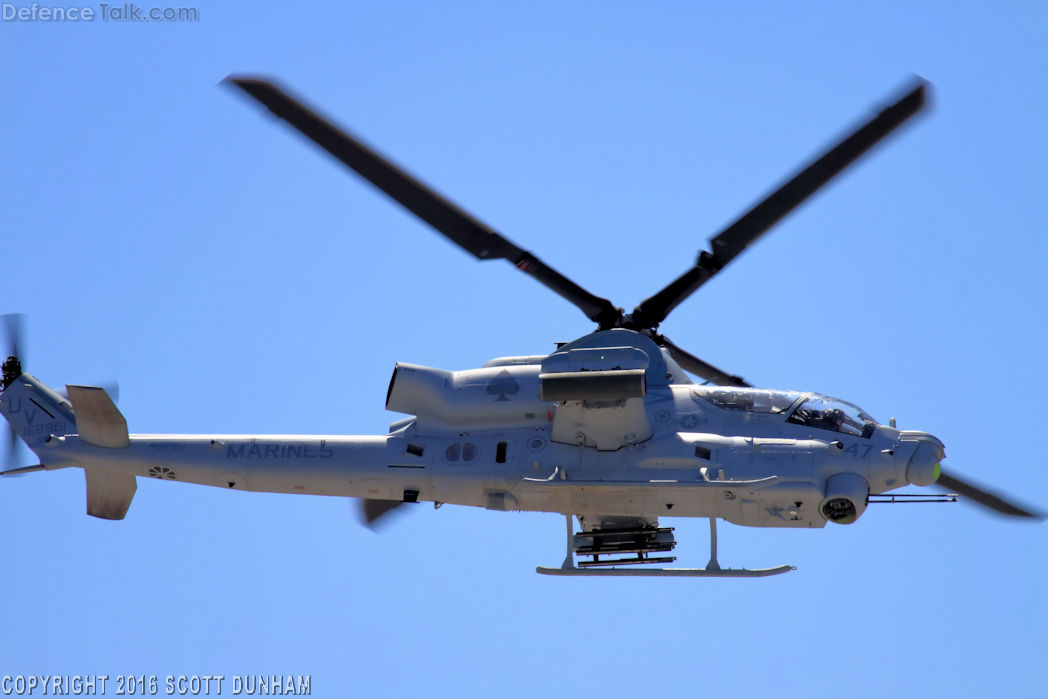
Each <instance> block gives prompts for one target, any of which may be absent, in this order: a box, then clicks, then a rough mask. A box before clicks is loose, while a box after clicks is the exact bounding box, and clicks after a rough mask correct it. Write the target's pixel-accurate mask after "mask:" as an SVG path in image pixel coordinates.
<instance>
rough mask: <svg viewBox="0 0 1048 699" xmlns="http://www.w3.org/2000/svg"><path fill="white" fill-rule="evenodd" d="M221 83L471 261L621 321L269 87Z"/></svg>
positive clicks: (245, 81)
mask: <svg viewBox="0 0 1048 699" xmlns="http://www.w3.org/2000/svg"><path fill="white" fill-rule="evenodd" d="M225 82H228V83H232V84H233V85H236V86H237V87H239V88H240V89H241V90H243V91H244V92H245V93H247V94H248V95H250V96H251V97H253V98H254V99H255V100H257V101H258V102H260V103H261V104H262V105H264V106H265V107H266V108H268V109H269V111H271V112H272V113H273V114H275V115H276V116H278V117H280V118H281V119H283V120H285V121H287V122H288V123H289V124H291V125H292V126H293V127H295V128H296V129H298V131H299V132H301V133H302V134H303V135H304V136H306V137H307V138H309V139H310V140H312V141H313V142H314V143H316V144H317V145H318V146H320V147H321V148H323V149H324V150H326V151H327V152H328V153H330V154H331V155H333V156H334V157H336V158H338V159H339V160H340V161H342V162H343V163H344V164H345V165H347V166H349V167H350V168H351V169H353V170H354V171H355V172H356V173H357V174H358V175H360V176H361V177H363V178H364V179H366V180H367V181H368V182H370V183H371V184H373V185H374V186H375V187H377V188H379V189H380V190H382V191H383V192H385V193H386V194H388V195H389V196H390V197H392V198H393V199H394V200H395V201H397V202H398V203H400V204H401V205H402V206H403V207H404V208H406V209H407V210H408V211H410V212H411V213H413V214H415V215H416V216H418V217H419V218H420V219H422V220H423V221H425V222H426V223H428V224H429V225H431V226H433V228H435V229H437V230H438V231H439V232H440V233H443V234H444V235H445V236H446V237H447V238H449V239H450V240H451V241H453V242H455V243H457V244H458V245H459V246H460V247H461V248H463V249H464V250H466V251H467V252H469V253H470V254H472V255H473V256H474V257H476V258H477V259H479V260H493V259H504V260H508V261H509V262H511V263H513V265H514V266H516V267H517V269H519V270H521V271H522V272H525V273H527V274H530V275H531V276H532V277H534V278H535V279H537V280H538V281H540V282H541V283H543V284H545V285H546V286H547V287H548V288H549V289H551V290H552V291H554V292H555V293H557V294H559V295H560V296H562V297H563V298H565V299H567V300H568V301H571V302H572V303H573V304H575V305H576V306H578V307H579V308H580V309H582V312H583V313H585V314H586V316H587V317H588V318H590V320H593V321H596V322H598V323H600V324H601V325H602V326H607V327H610V326H611V325H613V324H614V323H615V322H617V320H618V319H619V317H621V310H620V309H618V308H616V307H615V306H614V305H613V304H612V303H611V301H609V300H607V299H605V298H601V297H599V296H594V295H593V294H591V293H590V292H588V291H586V290H585V289H583V288H582V287H580V286H579V285H578V284H576V283H575V282H573V281H571V280H570V279H568V278H567V277H565V276H564V275H563V274H561V273H560V272H558V271H556V270H555V269H553V268H552V267H550V266H549V265H547V264H546V263H545V262H543V261H542V260H540V259H538V258H537V257H535V255H533V254H532V253H530V252H528V251H527V250H523V249H521V248H519V247H517V246H516V245H514V244H513V243H512V242H510V241H509V240H507V239H506V238H504V237H502V236H501V235H499V234H498V233H496V232H495V231H494V230H493V229H492V228H491V227H489V226H488V225H487V224H485V223H483V222H481V221H479V220H477V219H476V218H474V217H473V216H471V215H470V214H468V213H467V212H465V211H463V210H462V209H460V208H459V207H458V206H456V205H455V204H454V203H452V202H451V201H449V200H447V199H445V198H444V197H443V196H441V195H440V194H438V193H437V192H435V191H433V190H432V189H430V188H429V187H427V186H426V185H425V184H423V183H422V182H420V181H419V180H417V179H416V178H414V177H412V176H411V175H409V174H408V173H407V172H405V171H404V170H402V169H401V168H399V167H398V166H397V165H394V164H393V163H392V162H391V161H390V160H388V159H387V158H385V157H383V156H381V155H379V154H378V153H376V152H375V151H374V150H372V149H371V148H370V147H368V146H367V145H365V144H364V143H363V142H362V141H361V140H360V139H358V138H356V137H355V136H352V135H350V134H349V133H347V132H346V131H344V130H343V129H340V128H339V127H337V126H335V125H334V124H332V123H331V122H329V121H327V120H325V119H324V118H323V117H321V116H320V115H319V114H317V113H316V112H314V111H313V110H311V109H310V108H308V107H306V106H305V105H304V104H302V103H301V102H300V101H298V100H297V99H295V98H294V97H292V96H291V95H289V94H288V93H287V92H285V91H284V90H282V89H280V88H279V87H277V86H276V85H274V84H273V83H271V82H268V81H266V80H263V79H259V78H249V77H239V76H229V77H227V78H226V79H225Z"/></svg>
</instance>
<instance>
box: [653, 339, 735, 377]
mask: <svg viewBox="0 0 1048 699" xmlns="http://www.w3.org/2000/svg"><path fill="white" fill-rule="evenodd" d="M658 341H659V342H660V343H661V344H662V346H663V347H665V348H666V350H667V351H668V352H669V353H670V356H671V357H673V361H675V362H677V364H680V365H681V368H683V369H685V370H687V371H690V372H691V373H693V374H695V375H696V376H701V377H702V378H704V379H706V380H707V381H709V382H710V383H715V384H717V385H719V386H750V384H748V383H746V381H744V380H743V378H742V377H741V376H735V375H733V374H729V373H727V372H725V371H721V370H720V369H718V368H717V367H715V366H713V365H712V364H710V363H708V362H704V361H702V360H701V359H699V358H698V357H696V356H695V355H694V354H691V353H690V352H687V351H685V350H683V349H681V348H680V347H678V346H677V345H675V344H674V343H673V342H671V341H670V339H669V338H668V337H666V336H665V335H660V336H659V338H658Z"/></svg>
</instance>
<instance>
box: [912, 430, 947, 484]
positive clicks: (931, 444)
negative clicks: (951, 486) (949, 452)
mask: <svg viewBox="0 0 1048 699" xmlns="http://www.w3.org/2000/svg"><path fill="white" fill-rule="evenodd" d="M903 439H904V440H905V441H911V440H912V441H915V442H917V448H916V449H915V450H914V452H913V456H911V457H910V463H909V464H908V465H907V466H906V480H908V481H909V482H910V483H913V484H914V485H931V484H932V483H934V482H935V481H937V480H939V473H940V466H939V462H940V461H942V460H943V458H944V457H945V456H946V449H945V447H944V446H943V443H942V442H941V441H939V440H938V439H937V438H935V437H933V436H932V435H930V434H928V433H927V432H917V433H914V432H911V433H908V434H904V435H903Z"/></svg>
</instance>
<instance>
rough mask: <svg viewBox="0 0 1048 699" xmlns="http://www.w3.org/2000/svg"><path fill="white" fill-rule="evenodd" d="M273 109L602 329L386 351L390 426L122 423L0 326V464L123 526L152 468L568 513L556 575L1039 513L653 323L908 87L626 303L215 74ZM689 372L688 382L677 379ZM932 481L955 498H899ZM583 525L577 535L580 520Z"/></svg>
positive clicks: (851, 157)
mask: <svg viewBox="0 0 1048 699" xmlns="http://www.w3.org/2000/svg"><path fill="white" fill-rule="evenodd" d="M225 82H226V83H227V84H229V85H230V86H232V87H234V88H236V89H239V90H240V91H241V92H242V93H243V94H245V95H246V96H248V97H250V98H252V99H253V100H255V101H256V102H257V103H259V104H261V105H262V106H263V107H265V108H266V109H268V110H269V111H270V112H272V114H274V115H275V116H277V117H278V118H280V119H282V120H284V121H286V122H287V123H288V124H289V125H290V126H291V127H293V128H294V129H296V130H297V131H298V132H300V133H301V134H302V135H303V136H305V137H306V138H308V139H310V140H311V141H313V142H314V143H315V144H316V145H317V146H319V147H320V148H322V149H323V150H325V151H327V152H328V153H329V154H330V155H332V156H333V157H335V158H336V159H338V160H339V161H341V162H342V163H344V164H345V165H346V166H348V167H349V168H350V169H352V170H353V171H355V172H356V173H357V174H358V175H360V176H361V177H363V178H364V179H365V180H367V181H368V182H370V183H371V184H372V185H374V186H375V187H376V188H378V189H379V190H381V191H382V192H384V193H385V194H386V195H388V196H389V197H391V198H392V199H394V200H395V201H397V202H399V203H400V204H401V205H402V206H404V207H405V208H406V209H408V210H409V211H411V212H412V213H413V214H415V215H416V216H417V217H419V218H420V219H422V220H423V221H425V222H426V223H428V224H429V225H430V226H432V227H433V228H434V229H436V230H437V231H438V232H439V233H441V234H442V235H444V236H446V237H447V238H448V239H450V240H451V241H452V242H454V243H456V244H457V245H459V246H460V247H462V248H463V249H464V250H466V251H467V252H469V253H470V254H472V255H473V256H474V257H476V258H477V259H478V260H481V261H484V260H496V259H501V260H506V261H508V262H510V263H511V264H512V265H513V266H515V267H516V268H517V269H518V270H520V271H521V272H523V273H525V274H527V275H529V276H531V277H532V278H534V279H535V280H537V281H538V282H540V283H541V284H544V285H545V286H546V287H548V288H549V289H551V290H552V291H554V292H555V293H557V294H558V295H560V296H561V297H562V298H564V299H565V300H567V301H568V302H570V303H572V304H574V305H575V306H576V307H578V308H579V309H580V310H581V311H582V312H583V313H584V314H585V315H586V317H587V318H588V319H589V320H590V321H592V322H593V323H595V324H596V328H595V330H594V331H593V332H591V333H589V334H587V335H585V336H583V337H580V338H578V339H576V340H574V341H572V342H568V343H565V344H562V345H560V346H558V347H557V349H556V350H555V351H554V352H552V353H551V354H549V355H534V356H509V357H498V358H495V359H492V360H491V361H489V362H487V363H486V364H485V365H484V366H482V367H480V368H476V369H467V370H462V371H448V370H444V369H437V368H432V367H426V366H420V365H415V364H409V363H404V362H400V363H397V364H396V366H395V368H394V370H393V375H392V378H391V379H390V383H389V388H388V391H387V395H386V408H387V409H388V410H390V411H393V412H397V413H402V414H404V415H406V416H407V417H405V418H403V419H400V420H398V421H396V422H394V423H393V424H391V425H390V428H389V432H388V434H384V435H374V436H344V435H220V434H214V435H165V434H131V433H130V432H129V431H128V427H127V421H126V419H125V418H124V416H123V415H122V414H121V412H120V410H119V409H118V408H117V406H116V404H115V402H114V400H113V397H112V396H111V395H110V392H109V391H107V390H106V389H105V388H103V387H98V386H82V385H68V386H67V387H66V391H65V392H64V393H60V392H57V391H55V390H53V389H51V388H49V387H48V386H46V385H45V384H44V383H43V382H41V381H39V380H38V379H36V378H35V377H34V376H32V375H31V374H29V373H26V372H24V371H23V370H22V365H21V359H20V357H21V352H20V351H19V347H20V345H21V340H20V334H21V333H20V331H19V330H18V329H17V327H16V324H15V323H14V321H13V317H8V321H9V322H8V325H9V328H10V335H11V339H10V344H11V346H12V352H11V356H10V357H8V359H7V360H6V361H5V362H4V364H3V376H2V393H0V413H2V414H3V415H4V417H5V418H6V419H7V421H8V422H9V424H10V426H11V428H12V430H11V439H12V441H14V440H16V439H18V438H21V439H22V440H23V441H24V442H25V444H26V445H27V446H28V447H29V448H30V449H31V450H32V451H33V452H34V453H35V454H36V455H37V456H38V457H39V460H40V463H39V464H37V465H33V466H26V467H21V468H12V469H9V470H7V471H3V472H0V475H6V476H10V475H18V474H22V473H28V472H32V471H40V470H53V469H59V468H68V467H79V468H82V469H83V470H84V475H85V481H86V495H87V513H88V514H89V515H91V516H94V517H99V518H103V519H113V520H118V519H123V518H124V517H125V515H126V514H127V512H128V509H129V507H130V505H131V501H132V499H133V497H134V495H135V492H136V488H137V485H136V483H137V481H136V479H137V478H139V477H153V478H158V479H161V480H172V481H182V482H187V483H197V484H201V485H210V486H214V487H219V488H227V489H233V490H244V491H253V492H272V493H293V494H308V495H329V496H345V497H352V498H359V499H360V500H361V502H362V511H363V514H364V518H365V520H366V521H367V522H368V523H371V524H373V523H375V522H377V521H379V520H380V519H381V518H383V517H384V516H385V515H386V514H387V513H388V512H390V511H391V510H393V509H395V508H398V507H402V506H403V505H404V504H405V503H419V502H431V503H433V504H434V506H435V507H440V506H442V505H444V504H454V505H464V506H471V507H481V508H486V509H489V510H498V511H539V512H552V513H559V514H562V515H564V516H565V519H566V548H567V553H566V557H565V559H564V562H563V563H562V564H561V565H560V566H559V567H541V566H540V567H538V568H537V571H538V572H540V573H544V574H549V575H572V576H586V575H613V576H636V575H643V576H689V577H763V576H769V575H777V574H781V573H785V572H788V571H790V570H793V569H794V567H793V566H789V565H782V566H776V567H771V568H759V569H749V568H722V567H721V565H720V564H719V561H718V553H717V520H718V519H723V520H725V521H728V522H731V523H733V524H738V525H743V526H754V527H792V528H819V527H824V526H825V525H826V524H827V523H834V524H851V523H853V522H855V521H857V520H858V519H859V518H860V517H861V516H862V514H863V513H864V512H865V510H866V509H867V506H868V505H869V504H870V503H875V502H891V501H914V502H929V501H956V500H957V496H958V494H959V495H961V496H963V497H965V498H968V499H970V500H972V501H973V502H975V503H977V504H980V505H983V506H986V507H989V508H991V509H993V510H995V511H997V512H999V513H1001V514H1004V515H1009V516H1015V517H1025V518H1036V519H1043V516H1042V515H1041V514H1040V513H1038V512H1036V511H1034V510H1032V509H1029V508H1026V507H1023V506H1021V505H1018V504H1016V503H1014V502H1011V501H1009V500H1008V499H1006V498H1004V497H1001V496H999V495H997V494H995V493H993V492H991V491H988V490H986V489H984V488H982V487H981V486H978V485H976V484H974V483H972V482H970V481H968V480H967V479H965V478H962V477H960V476H958V475H957V474H954V473H947V472H944V471H943V470H942V466H941V462H942V460H943V459H944V457H945V446H944V445H943V443H942V442H941V441H940V440H939V439H937V438H936V437H934V436H933V435H931V434H928V433H926V432H921V431H915V430H900V429H897V427H896V425H895V421H894V419H893V420H891V421H890V422H889V424H887V425H884V424H881V423H879V422H878V421H877V420H875V419H874V418H873V417H871V416H870V415H869V414H867V413H866V412H865V411H863V410H862V409H860V408H859V407H858V406H856V405H854V404H852V403H849V402H847V401H843V400H839V399H836V398H832V397H829V396H825V395H821V394H818V393H814V392H800V391H781V390H771V389H763V388H756V387H753V386H751V385H750V384H749V383H747V382H746V381H745V380H744V379H742V378H741V377H740V376H737V375H734V374H731V373H728V372H726V371H723V370H721V369H719V368H717V367H715V366H713V365H711V364H709V363H708V362H705V361H703V360H702V359H700V358H699V357H697V356H695V355H694V354H691V353H690V352H688V351H686V350H685V349H683V348H681V347H680V346H678V345H676V344H675V343H674V342H672V341H671V340H670V339H669V338H668V337H667V336H666V335H664V334H662V333H661V332H660V330H659V328H660V326H661V324H662V323H663V322H664V321H665V320H666V318H667V317H668V316H669V314H670V312H671V311H673V309H674V308H676V307H677V306H678V305H679V304H680V303H681V302H682V301H684V300H685V299H686V298H688V297H689V296H690V295H691V294H692V293H694V292H695V291H696V290H697V289H699V288H700V287H701V286H702V285H703V284H705V283H706V282H707V281H709V280H710V279H711V278H713V277H714V276H715V275H717V274H718V273H720V272H721V270H723V269H724V267H725V266H727V265H728V264H729V263H730V262H731V261H732V260H733V259H734V258H736V257H737V256H738V255H740V254H741V253H742V252H743V251H744V250H746V248H748V247H749V246H750V245H752V244H753V243H754V242H756V241H757V240H758V239H759V238H760V237H761V236H762V235H764V234H765V233H766V232H767V231H768V230H770V229H771V228H772V226H774V224H775V223H777V222H778V221H779V220H781V219H782V218H783V217H785V216H786V215H788V214H789V213H790V212H791V211H792V210H793V209H795V208H796V207H797V206H799V205H800V204H801V203H802V202H804V201H805V200H806V199H807V198H808V197H810V196H811V195H813V194H814V193H815V192H816V191H818V190H819V189H820V188H821V187H822V186H823V185H825V184H826V183H827V182H829V181H830V180H831V179H832V178H833V177H835V176H836V175H837V174H838V173H840V172H841V171H842V170H844V169H845V168H846V167H847V166H849V165H850V164H851V163H853V162H854V161H855V160H857V159H858V158H859V157H860V156H862V155H863V154H865V153H866V152H867V151H869V150H870V149H871V148H873V147H874V146H875V145H877V144H878V143H879V142H881V141H882V140H883V139H884V138H885V137H886V136H888V135H889V134H891V133H892V132H894V131H895V130H896V129H898V128H899V127H900V126H902V125H903V124H904V123H906V122H907V121H909V120H910V119H911V117H913V116H914V115H916V114H917V113H918V112H920V110H921V109H922V107H923V106H924V104H925V95H926V92H927V90H928V86H927V84H926V83H925V82H923V81H921V80H917V81H916V82H915V84H913V85H912V86H910V87H909V88H908V89H907V90H906V91H905V92H904V94H902V96H901V97H899V98H898V99H896V100H895V101H894V102H892V103H891V104H890V105H889V106H887V107H886V108H884V109H882V110H881V111H880V112H878V113H877V114H876V115H875V116H873V117H872V118H870V119H869V120H868V121H866V122H865V123H863V124H862V125H861V126H859V127H858V128H857V129H855V130H854V131H853V132H851V133H850V134H849V135H848V136H847V137H846V138H844V139H842V140H841V141H839V142H838V143H836V144H835V145H834V146H833V147H832V148H830V149H828V150H827V151H825V152H824V153H823V154H821V155H820V156H819V157H817V158H815V159H814V160H813V161H812V162H811V163H810V164H808V165H806V166H805V167H804V168H802V169H801V170H800V171H798V172H797V173H796V174H795V175H793V176H792V177H791V178H790V179H788V180H787V181H786V182H785V183H784V184H782V185H781V186H780V187H779V188H778V189H776V190H775V191H774V192H772V193H771V194H770V195H768V196H767V197H766V198H764V199H763V200H762V201H761V202H760V203H758V204H757V205H756V206H754V207H753V208H751V209H750V210H749V211H747V212H746V213H744V214H743V215H742V216H740V217H739V218H738V219H737V220H735V221H734V222H733V223H731V224H730V225H729V226H727V227H726V228H724V229H723V230H722V231H720V232H719V233H717V234H716V235H715V236H713V237H712V238H711V239H710V249H709V250H704V251H702V252H700V253H699V255H698V258H697V260H696V262H695V264H694V265H693V266H692V267H691V268H689V269H688V270H686V271H685V272H684V273H683V274H681V275H680V276H679V277H678V278H676V279H675V280H673V281H672V282H670V283H669V284H668V285H667V286H665V287H664V288H662V289H661V290H660V291H658V292H657V293H655V294H654V295H652V296H650V297H648V298H647V299H645V300H643V301H642V302H641V303H640V304H638V305H637V306H636V307H635V308H634V309H633V310H632V311H631V312H629V313H626V312H625V311H624V310H623V309H622V308H620V307H618V306H615V305H614V304H613V303H612V302H611V301H609V300H608V299H606V298H602V297H599V296H596V295H594V294H592V293H590V292H589V291H587V290H585V289H583V288H582V287H580V286H579V285H578V284H576V283H575V282H574V281H572V280H571V279H569V278H568V277H566V276H564V275H563V274H561V273H560V272H558V271H556V270H554V269H553V268H552V267H550V266H549V265H547V264H546V263H544V262H542V261H541V260H540V259H539V258H538V257H537V256H535V255H534V254H532V253H531V252H529V251H527V250H525V249H523V248H520V247H518V246H517V245H516V244H514V243H512V242H510V241H509V240H508V239H507V238H505V237H504V236H502V235H501V234H499V233H498V232H496V231H495V230H494V229H492V228H491V227H489V226H488V225H486V224H485V223H482V222H481V221H479V220H478V219H476V218H474V217H473V216H471V215H470V214H469V213H467V212H466V211H464V210H463V209H461V208H459V207H458V206H457V205H456V204H454V203H452V202H451V201H449V200H447V199H445V198H444V197H443V196H441V195H440V194H438V193H436V192H435V191H434V190H432V189H430V188H429V187H428V186H427V185H425V184H423V183H422V182H421V181H419V180H418V179H416V178H414V177H413V176H411V175H410V174H408V173H407V172H406V171H404V170H403V169H402V168H400V167H399V166H397V165H395V164H394V163H392V162H391V161H390V160H388V159H387V158H385V157H383V156H381V155H379V154H378V153H377V152H376V151H375V150H373V149H372V148H371V147H369V146H368V145H366V144H365V143H364V142H363V141H362V140H360V139H359V138H357V137H355V136H353V135H351V134H350V133H349V132H347V131H346V130H344V129H342V128H340V127H338V126H336V125H334V124H333V123H331V122H330V121H328V120H326V119H325V118H323V117H322V116H320V115H319V114H318V113H317V112H316V111H314V110H313V109H311V108H309V107H307V106H306V105H305V104H304V103H303V102H302V101H300V100H298V99H297V98H295V97H294V96H292V95H291V94H290V93H289V92H287V91H286V90H284V89H282V88H281V87H278V86H277V85H276V84H274V83H273V82H271V81H269V80H265V79H260V78H254V77H240V76H230V77H229V78H227V79H226V81H225ZM688 372H690V373H691V374H693V375H694V376H696V377H699V378H700V379H702V383H697V382H696V381H694V380H693V379H692V378H691V376H689V373H688ZM933 484H937V485H939V486H941V487H943V488H946V489H948V490H950V491H953V492H952V493H945V494H930V495H925V494H911V493H901V494H898V493H894V492H893V491H896V490H897V489H899V488H902V487H904V486H907V485H916V486H931V485H933ZM660 517H701V518H705V519H708V520H709V524H710V549H711V555H710V560H709V562H708V563H707V564H706V566H705V567H704V568H673V567H670V568H667V567H661V566H662V564H668V563H672V562H673V561H674V560H675V558H674V557H673V556H671V555H667V554H669V553H671V552H672V550H673V549H674V547H675V545H676V540H675V538H674V530H673V528H672V527H667V526H661V525H660ZM576 522H577V525H578V526H577V530H576Z"/></svg>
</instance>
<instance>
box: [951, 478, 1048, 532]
mask: <svg viewBox="0 0 1048 699" xmlns="http://www.w3.org/2000/svg"><path fill="white" fill-rule="evenodd" d="M935 484H936V485H938V486H940V487H942V488H945V489H946V490H949V491H951V492H954V493H957V494H958V495H960V496H962V497H965V498H968V499H969V500H971V501H973V502H976V503H978V504H980V505H982V506H983V507H988V508H990V509H991V510H993V511H995V512H998V513H1000V514H1002V515H1007V516H1008V517H1030V518H1032V519H1036V520H1039V521H1043V520H1044V519H1045V516H1044V514H1043V513H1041V512H1036V511H1034V510H1029V509H1026V508H1024V507H1020V506H1019V505H1017V504H1015V503H1013V502H1009V501H1008V500H1006V499H1005V498H1004V497H1003V496H1001V495H999V494H997V493H995V492H993V491H992V490H987V489H985V488H982V487H980V486H978V485H975V484H974V483H972V482H971V481H966V480H964V479H962V478H958V477H957V476H951V475H948V474H947V473H946V472H945V471H943V472H942V473H941V474H939V480H937V481H936V482H935Z"/></svg>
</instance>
